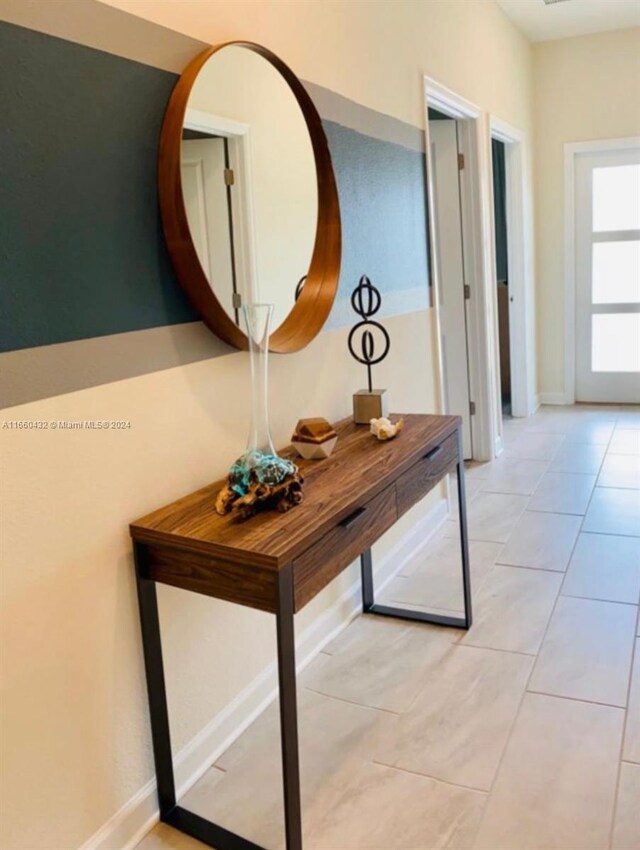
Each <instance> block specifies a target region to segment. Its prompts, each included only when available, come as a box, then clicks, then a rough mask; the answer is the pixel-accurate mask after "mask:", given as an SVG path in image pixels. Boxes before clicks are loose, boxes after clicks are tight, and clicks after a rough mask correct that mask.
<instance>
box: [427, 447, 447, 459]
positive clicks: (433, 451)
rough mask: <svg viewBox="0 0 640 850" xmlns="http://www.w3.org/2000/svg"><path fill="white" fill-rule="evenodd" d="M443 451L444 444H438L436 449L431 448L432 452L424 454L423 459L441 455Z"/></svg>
mask: <svg viewBox="0 0 640 850" xmlns="http://www.w3.org/2000/svg"><path fill="white" fill-rule="evenodd" d="M441 451H442V446H436V447H435V449H431V451H430V452H427V453H426V455H422V460H431V458H434V457H435V456H436V455H439V454H440V452H441Z"/></svg>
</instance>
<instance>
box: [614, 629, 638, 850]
mask: <svg viewBox="0 0 640 850" xmlns="http://www.w3.org/2000/svg"><path fill="white" fill-rule="evenodd" d="M639 614H640V612H639ZM639 614H636V627H635V632H636V634H635V636H634V639H633V649H632V652H631V668H630V670H629V681H628V683H627V705H626V708H625V710H624V722H623V724H622V735H621V736H620V749H619V756H618V769H617V771H616V784H615V789H614V795H613V810H612V812H611V821H610V824H609V848H612V846H613V831H614V829H615V826H616V815H617V814H618V803H619V801H620V778H621V775H622V762H623V761H624V759H623V756H624V745H625V741H626V737H627V720H628V719H629V701H630V698H631V683H632V680H633V668H634V664H635V655H636V652H637V645H638V641H640V638H638V637H637V634H638V618H639Z"/></svg>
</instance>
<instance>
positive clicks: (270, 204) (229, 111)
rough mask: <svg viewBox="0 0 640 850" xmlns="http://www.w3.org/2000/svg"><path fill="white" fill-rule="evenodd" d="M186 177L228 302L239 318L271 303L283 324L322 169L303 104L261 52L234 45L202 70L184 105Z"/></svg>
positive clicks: (210, 268)
mask: <svg viewBox="0 0 640 850" xmlns="http://www.w3.org/2000/svg"><path fill="white" fill-rule="evenodd" d="M181 175H182V192H183V197H184V203H185V209H186V213H187V220H188V224H189V229H190V231H191V236H192V239H193V242H194V245H195V248H196V251H197V254H198V258H199V260H200V264H201V266H202V268H203V270H204V272H205V275H206V276H207V279H208V281H209V284H210V286H211V287H212V289H213V291H214V293H215V295H216V297H217V299H218V301H219V302H220V304H221V305H222V307H223V309H224V310H225V311H226V313H227V315H228V316H229V317H230V318H231V319H232V320H233V321H234V322H236V324H238V325H240V324H241V317H242V309H241V306H242V304H243V303H246V302H263V303H264V302H267V303H271V304H273V305H274V317H273V328H274V329H275V328H277V327H278V326H279V325H280V324H281V323H282V322H283V321H284V319H285V318H286V317H287V315H288V313H289V311H290V310H291V308H292V307H293V305H294V303H295V300H296V297H297V295H299V293H300V291H301V288H302V287H303V286H304V278H305V276H306V274H307V272H308V270H309V266H310V263H311V257H312V254H313V247H314V243H315V236H316V226H317V218H318V193H317V177H316V168H315V160H314V155H313V148H312V146H311V140H310V137H309V132H308V129H307V125H306V122H305V119H304V116H303V114H302V111H301V109H300V107H299V105H298V102H297V100H296V98H295V96H294V95H293V92H292V91H291V89H290V88H289V86H288V84H287V82H286V81H285V79H284V78H283V77H282V76H281V75H280V73H279V72H278V71H277V70H276V68H274V67H273V66H272V65H271V64H270V63H269V62H268V61H267V60H266V59H264V58H263V57H262V56H260V55H259V54H257V53H254V52H252V51H251V50H248V49H246V48H244V47H241V46H239V45H229V46H227V47H224V48H222V49H221V50H219V51H217V52H216V53H214V54H213V55H212V56H211V57H210V59H209V60H208V61H207V62H206V63H205V64H204V65H203V67H202V68H201V70H200V72H199V74H198V77H197V79H196V81H195V83H194V85H193V87H192V89H191V94H190V96H189V100H188V103H187V110H186V113H185V120H184V126H183V132H182V142H181Z"/></svg>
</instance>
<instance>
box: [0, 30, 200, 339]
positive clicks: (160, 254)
mask: <svg viewBox="0 0 640 850" xmlns="http://www.w3.org/2000/svg"><path fill="white" fill-rule="evenodd" d="M0 57H1V58H0V63H1V65H0V79H1V80H2V84H1V85H0V114H1V115H3V122H2V130H1V131H0V163H1V166H0V167H1V168H2V179H1V180H0V210H1V211H2V214H1V215H0V246H1V250H0V280H1V282H2V288H1V295H0V297H1V299H2V300H1V302H0V350H3V351H9V350H12V349H17V348H27V347H31V346H36V345H48V344H51V343H58V342H66V341H68V340H74V339H83V338H87V337H93V336H101V335H104V334H113V333H121V332H123V331H130V330H139V329H141V328H151V327H157V326H160V325H168V324H175V323H183V322H187V321H190V320H193V321H195V320H196V319H197V316H196V315H195V313H194V311H193V310H192V309H191V307H190V306H189V304H188V303H187V301H186V298H185V297H184V296H183V294H182V291H181V290H180V288H179V287H178V286H177V284H176V280H175V277H174V274H173V271H172V269H171V265H170V262H169V258H168V256H167V253H166V250H165V247H164V242H163V239H162V234H161V229H160V220H159V215H158V207H157V194H156V160H157V148H158V136H159V132H160V126H161V122H162V117H163V114H164V109H165V105H166V103H167V100H168V98H169V95H170V93H171V90H172V88H173V86H174V85H175V82H176V79H177V77H176V75H175V74H172V73H169V72H167V71H161V70H158V69H156V68H151V67H149V66H148V65H143V64H141V63H138V62H133V61H131V60H127V59H123V58H121V57H117V56H113V55H111V54H108V53H103V52H101V51H98V50H93V49H91V48H88V47H83V46H82V45H78V44H73V43H71V42H68V41H65V40H63V39H59V38H54V37H52V36H47V35H43V34H41V33H37V32H34V31H32V30H28V29H24V28H22V27H16V26H13V25H11V24H6V23H4V24H0Z"/></svg>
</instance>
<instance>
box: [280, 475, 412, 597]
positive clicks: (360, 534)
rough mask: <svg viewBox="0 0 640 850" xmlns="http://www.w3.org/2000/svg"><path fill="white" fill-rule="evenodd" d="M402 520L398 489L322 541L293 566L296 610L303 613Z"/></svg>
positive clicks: (376, 499)
mask: <svg viewBox="0 0 640 850" xmlns="http://www.w3.org/2000/svg"><path fill="white" fill-rule="evenodd" d="M397 518H398V511H397V508H396V489H395V486H394V485H391V486H390V487H387V488H386V489H385V490H383V491H382V493H380V494H379V495H378V496H375V497H374V498H373V499H371V501H369V502H367V503H366V504H365V505H363V506H362V507H360V508H358V509H357V510H356V511H354V512H353V513H352V514H350V515H349V516H347V517H345V519H343V520H342V521H341V522H339V523H338V525H336V526H335V527H334V528H332V529H331V531H328V532H327V533H326V534H325V536H324V537H323V538H322V540H320V541H318V543H316V544H314V545H313V546H311V547H310V548H309V549H307V551H306V552H303V553H302V555H300V556H299V557H298V558H296V559H295V561H294V562H293V575H294V587H295V610H296V611H299V610H300V609H301V608H302V607H303V606H304V605H306V604H307V602H309V601H310V600H311V599H313V597H314V596H315V595H316V594H317V593H319V592H320V590H322V588H323V587H325V586H326V585H327V584H329V582H330V581H331V580H332V579H333V578H335V577H336V576H337V575H338V573H340V572H341V571H342V570H343V569H344V568H345V567H347V566H348V565H349V564H350V563H351V562H352V561H354V560H355V559H356V558H357V557H358V555H361V554H362V552H364V551H365V549H368V548H369V547H370V546H371V545H372V544H373V543H375V541H376V540H378V538H379V537H380V535H381V534H382V533H383V532H384V531H386V530H387V529H388V528H391V526H392V525H393V524H394V522H395V521H396V519H397Z"/></svg>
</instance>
